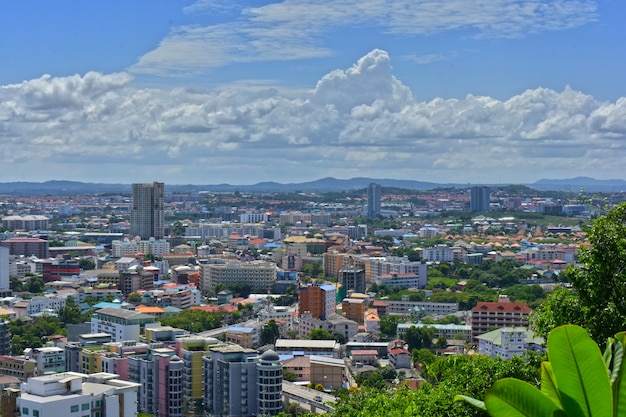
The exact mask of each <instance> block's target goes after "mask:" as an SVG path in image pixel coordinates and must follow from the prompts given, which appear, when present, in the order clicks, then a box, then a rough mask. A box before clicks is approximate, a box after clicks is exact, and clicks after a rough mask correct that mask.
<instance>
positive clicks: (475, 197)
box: [470, 186, 491, 211]
mask: <svg viewBox="0 0 626 417" xmlns="http://www.w3.org/2000/svg"><path fill="white" fill-rule="evenodd" d="M470 193H471V194H470V197H471V199H470V211H489V209H490V206H489V204H490V202H491V189H490V188H489V187H485V186H480V187H472V190H471V192H470Z"/></svg>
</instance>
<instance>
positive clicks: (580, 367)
mask: <svg viewBox="0 0 626 417" xmlns="http://www.w3.org/2000/svg"><path fill="white" fill-rule="evenodd" d="M548 357H549V359H550V363H551V365H552V370H553V373H554V378H555V381H556V386H557V389H558V390H559V398H560V400H561V406H562V407H563V410H565V412H566V413H567V414H568V415H570V416H581V417H582V416H585V417H600V416H610V415H612V414H613V398H612V393H611V384H610V380H609V375H608V372H607V368H606V365H605V363H604V359H603V357H602V354H601V353H600V348H599V347H598V345H596V344H595V343H594V341H593V340H591V338H590V337H589V335H588V334H587V332H586V331H585V330H584V329H583V328H581V327H579V326H573V325H566V326H561V327H557V328H556V329H554V330H552V332H550V335H549V336H548Z"/></svg>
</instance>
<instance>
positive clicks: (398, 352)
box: [387, 340, 411, 369]
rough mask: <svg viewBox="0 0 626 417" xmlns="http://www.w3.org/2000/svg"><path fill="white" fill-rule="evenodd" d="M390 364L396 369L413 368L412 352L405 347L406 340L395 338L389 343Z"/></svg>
mask: <svg viewBox="0 0 626 417" xmlns="http://www.w3.org/2000/svg"><path fill="white" fill-rule="evenodd" d="M387 355H388V356H389V364H390V365H391V366H393V367H394V368H396V369H410V368H411V352H409V351H408V350H407V349H406V348H405V347H404V341H402V340H394V341H392V342H391V343H390V344H389V348H388V353H387Z"/></svg>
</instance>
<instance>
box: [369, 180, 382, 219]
mask: <svg viewBox="0 0 626 417" xmlns="http://www.w3.org/2000/svg"><path fill="white" fill-rule="evenodd" d="M381 197H382V188H381V186H380V185H379V184H374V183H371V184H370V185H368V186H367V217H378V216H380V215H381V212H382V206H381V203H380V200H381Z"/></svg>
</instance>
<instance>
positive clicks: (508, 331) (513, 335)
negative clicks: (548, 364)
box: [477, 327, 545, 359]
mask: <svg viewBox="0 0 626 417" xmlns="http://www.w3.org/2000/svg"><path fill="white" fill-rule="evenodd" d="M477 339H478V353H480V354H483V355H487V356H490V357H492V358H501V359H511V358H512V357H513V356H515V355H522V354H523V353H524V352H526V351H529V350H531V351H541V350H543V349H544V347H543V346H544V343H545V341H544V339H543V338H542V337H539V336H537V335H536V334H535V333H534V332H533V331H532V330H530V329H527V328H526V327H502V328H500V329H496V330H493V331H490V332H487V333H484V334H481V335H478V337H477Z"/></svg>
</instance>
